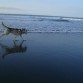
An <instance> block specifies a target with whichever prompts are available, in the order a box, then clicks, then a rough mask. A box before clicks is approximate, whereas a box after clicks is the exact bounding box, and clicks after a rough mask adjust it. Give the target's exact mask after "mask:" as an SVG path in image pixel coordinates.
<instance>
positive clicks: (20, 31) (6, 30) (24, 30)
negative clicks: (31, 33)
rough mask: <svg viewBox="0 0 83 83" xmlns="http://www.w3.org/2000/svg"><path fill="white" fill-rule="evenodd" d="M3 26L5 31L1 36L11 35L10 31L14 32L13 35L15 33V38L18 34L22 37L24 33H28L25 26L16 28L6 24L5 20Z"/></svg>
mask: <svg viewBox="0 0 83 83" xmlns="http://www.w3.org/2000/svg"><path fill="white" fill-rule="evenodd" d="M2 26H3V29H4V32H3V33H2V35H1V36H0V37H3V36H6V35H9V34H10V33H12V34H13V35H15V38H16V37H17V36H20V37H21V38H22V35H23V34H27V30H26V29H24V28H23V29H18V28H17V29H14V28H11V27H8V26H6V25H5V24H4V23H3V22H2Z"/></svg>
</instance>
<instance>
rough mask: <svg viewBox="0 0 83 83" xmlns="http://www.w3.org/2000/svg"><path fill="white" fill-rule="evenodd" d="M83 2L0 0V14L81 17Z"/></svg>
mask: <svg viewBox="0 0 83 83" xmlns="http://www.w3.org/2000/svg"><path fill="white" fill-rule="evenodd" d="M82 8H83V0H0V13H7V14H32V15H52V16H68V17H83V9H82Z"/></svg>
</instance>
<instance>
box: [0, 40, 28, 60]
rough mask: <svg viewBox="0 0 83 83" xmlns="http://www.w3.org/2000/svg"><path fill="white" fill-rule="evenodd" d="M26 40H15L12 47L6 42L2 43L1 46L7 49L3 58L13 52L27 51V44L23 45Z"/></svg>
mask: <svg viewBox="0 0 83 83" xmlns="http://www.w3.org/2000/svg"><path fill="white" fill-rule="evenodd" d="M23 43H24V40H22V41H21V42H18V41H15V40H14V41H13V45H12V47H9V46H7V45H5V44H2V43H0V46H1V47H2V49H4V50H5V52H4V53H3V55H2V58H3V59H4V58H5V57H6V56H7V55H9V54H13V53H24V52H26V51H27V46H23Z"/></svg>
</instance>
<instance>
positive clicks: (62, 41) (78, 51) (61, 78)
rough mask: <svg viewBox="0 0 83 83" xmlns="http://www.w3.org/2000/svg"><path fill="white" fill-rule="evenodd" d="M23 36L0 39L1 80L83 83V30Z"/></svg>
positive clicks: (1, 81)
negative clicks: (80, 31) (81, 31)
mask: <svg viewBox="0 0 83 83" xmlns="http://www.w3.org/2000/svg"><path fill="white" fill-rule="evenodd" d="M23 39H24V40H23ZM23 39H22V38H21V37H17V38H16V39H15V38H14V35H12V34H9V35H7V36H4V37H2V38H0V83H83V33H28V34H26V35H23Z"/></svg>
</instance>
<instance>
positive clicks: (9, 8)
mask: <svg viewBox="0 0 83 83" xmlns="http://www.w3.org/2000/svg"><path fill="white" fill-rule="evenodd" d="M0 10H25V9H20V8H13V7H0Z"/></svg>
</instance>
